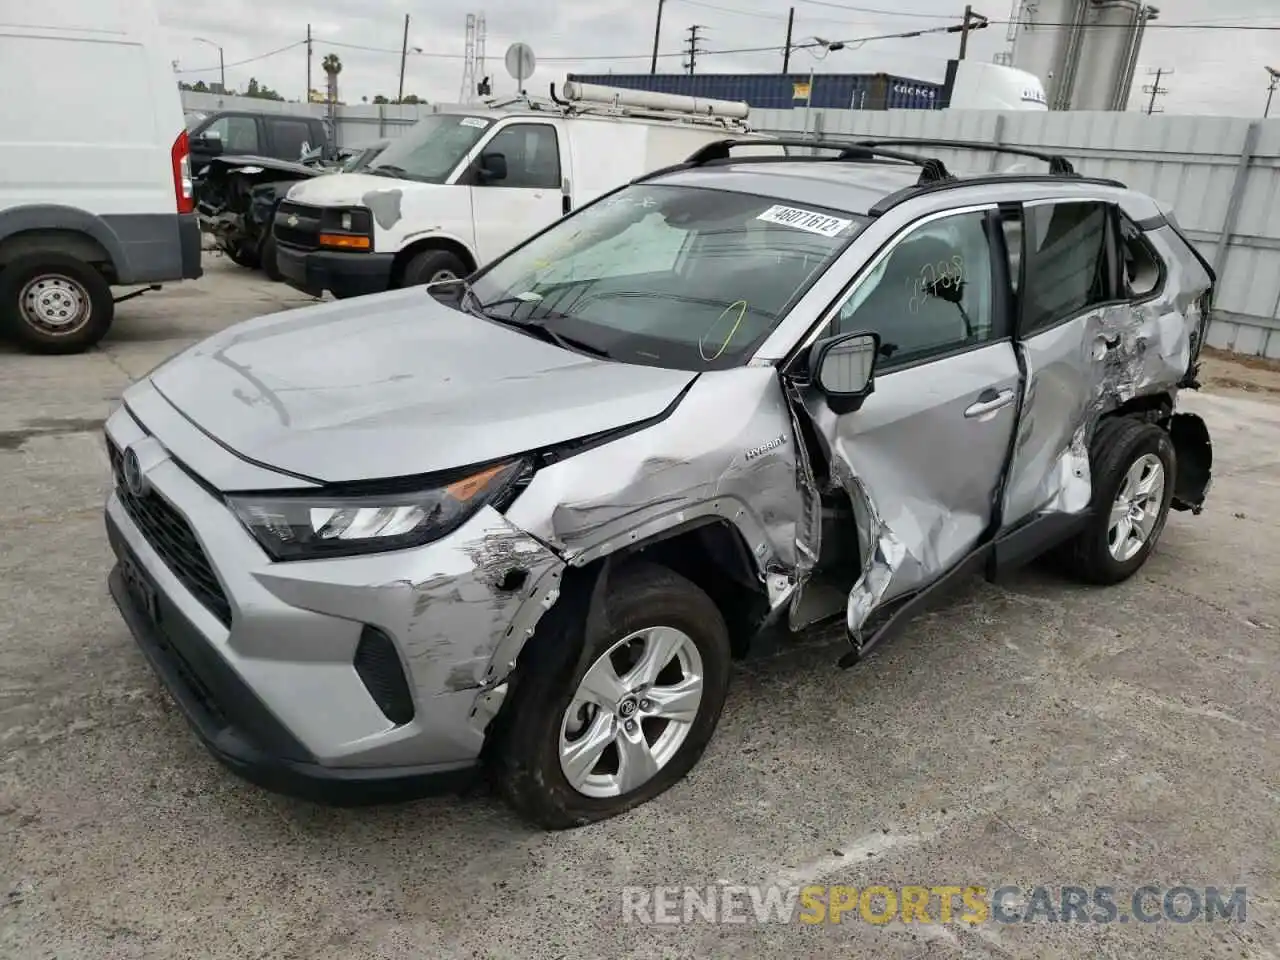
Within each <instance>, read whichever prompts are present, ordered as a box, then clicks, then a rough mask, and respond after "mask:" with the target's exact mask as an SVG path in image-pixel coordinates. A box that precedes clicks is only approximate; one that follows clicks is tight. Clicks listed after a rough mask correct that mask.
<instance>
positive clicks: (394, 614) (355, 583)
mask: <svg viewBox="0 0 1280 960" xmlns="http://www.w3.org/2000/svg"><path fill="white" fill-rule="evenodd" d="M145 407H146V409H147V411H148V413H149V414H150V413H154V412H156V411H160V412H161V413H162V414H163V408H162V407H161V406H160V405H159V404H158V403H157V402H156V398H155V395H154V394H151V395H150V396H148V397H147V402H146V404H145ZM170 409H171V408H170ZM173 414H174V416H175V417H176V416H177V413H176V411H173ZM160 419H162V420H165V421H166V422H165V423H164V424H163V426H164V429H165V431H173V432H174V435H173V436H172V437H167V439H170V440H171V442H172V443H173V445H174V446H175V447H177V448H179V449H184V450H186V449H189V444H190V442H191V439H192V438H191V437H189V436H187V435H185V434H183V433H181V432H180V431H181V429H182V427H181V425H180V424H179V423H178V422H177V421H174V422H173V423H170V422H167V418H166V417H163V416H161V418H160ZM147 425H148V428H150V429H151V430H152V431H154V433H155V434H160V433H162V431H161V430H160V429H159V425H158V424H157V423H156V422H155V421H154V420H153V419H148V421H147ZM187 426H188V428H189V429H194V428H190V425H189V424H188V425H187ZM107 438H108V443H109V444H110V445H111V446H112V447H113V448H115V449H116V450H117V451H124V450H130V451H132V452H133V453H134V454H135V455H136V456H137V458H138V461H139V466H140V470H141V473H142V476H143V477H144V478H145V483H146V484H148V485H149V486H150V488H151V489H150V492H149V493H147V494H146V496H148V497H157V498H160V500H161V501H163V509H162V511H160V512H162V513H163V516H164V523H163V524H157V523H156V522H155V519H154V517H153V516H152V515H151V514H149V513H147V511H145V510H142V509H140V508H139V506H138V503H139V502H140V501H138V500H135V499H131V498H132V497H133V496H134V495H133V494H129V493H126V492H124V491H123V490H122V489H117V490H116V491H113V493H112V494H111V496H110V497H109V499H108V503H107V509H106V525H107V531H108V535H109V538H110V543H111V547H112V549H113V551H114V552H115V555H116V558H117V565H116V567H115V568H114V569H113V571H112V573H111V575H110V578H109V583H110V588H111V593H112V596H113V597H114V598H115V601H116V603H117V605H118V606H119V608H120V612H121V614H122V616H123V617H124V619H125V622H126V623H127V624H128V626H129V628H130V630H131V631H132V633H133V635H134V637H135V639H136V640H137V642H138V644H139V646H140V647H141V648H142V650H143V652H144V653H145V654H146V656H147V658H148V659H149V660H150V662H151V664H152V666H153V668H154V669H155V671H156V673H157V674H158V675H159V676H160V678H161V679H162V680H163V682H164V684H165V686H166V687H167V688H168V689H169V691H170V693H171V694H172V696H173V698H174V700H175V702H176V703H177V705H178V706H179V708H180V709H181V710H182V712H183V713H184V714H185V716H186V718H187V720H188V722H189V723H190V724H191V726H192V727H193V729H194V730H195V732H196V733H197V735H198V736H199V737H200V739H201V740H202V741H203V742H204V744H205V746H206V747H207V748H208V749H209V751H210V752H211V753H212V754H213V755H214V756H215V757H216V758H217V759H219V760H220V761H222V762H223V763H224V764H226V765H227V766H228V767H229V768H231V769H232V770H233V771H235V772H236V773H238V774H240V775H241V776H242V777H244V778H245V779H247V780H250V781H252V782H254V783H257V784H259V785H261V786H264V787H266V788H268V789H272V790H277V791H280V792H284V793H289V794H293V795H296V796H303V797H306V798H308V799H313V800H318V801H321V802H329V803H360V802H370V801H378V800H384V799H392V798H400V797H404V796H416V795H422V794H424V793H431V792H439V791H441V790H448V789H452V788H456V787H458V786H460V785H462V784H465V783H466V782H467V781H468V780H469V779H470V777H471V776H472V775H473V773H474V770H475V767H476V764H477V761H478V758H479V755H480V752H481V749H482V748H483V745H484V738H485V729H484V727H485V720H486V719H487V717H488V716H489V714H488V713H487V712H486V710H485V709H484V707H483V704H482V703H481V701H482V700H488V699H489V694H490V691H491V689H492V687H493V685H495V684H496V683H497V682H498V681H500V680H502V679H503V676H502V675H500V674H498V673H490V668H491V666H492V664H491V661H492V660H493V654H494V652H495V651H496V650H497V649H498V644H499V642H500V641H501V640H502V639H503V637H505V636H506V634H507V631H508V627H510V626H512V625H513V624H520V625H523V624H524V622H525V620H526V619H528V618H530V617H534V616H536V615H537V614H538V613H540V611H541V610H542V609H544V608H543V606H542V600H543V599H545V596H546V594H545V592H544V590H543V589H542V588H540V587H538V586H537V584H538V583H539V582H542V581H546V580H550V579H554V578H548V577H545V576H544V575H545V574H547V573H548V572H550V571H556V572H558V570H559V568H560V563H559V560H558V559H557V558H556V557H555V556H554V555H553V554H550V552H549V551H547V550H546V549H545V548H543V547H541V545H538V544H536V542H534V541H532V540H529V538H526V537H523V536H522V535H520V534H519V533H518V531H515V530H514V528H512V527H511V526H510V524H508V523H507V522H506V521H505V520H504V519H503V518H502V517H501V516H500V515H498V514H496V513H494V512H492V511H488V512H487V513H486V512H485V511H482V512H481V513H480V514H477V516H476V517H475V518H473V519H472V521H471V522H469V523H468V524H466V525H464V526H463V527H462V528H461V529H459V530H458V531H456V532H455V533H454V534H453V535H451V536H450V537H448V538H445V539H444V540H442V541H439V542H437V543H434V544H431V545H428V546H426V547H421V548H417V549H414V550H405V551H399V552H397V553H394V554H376V555H368V556H361V557H352V558H344V559H334V560H317V561H305V562H294V563H284V564H280V563H272V562H270V561H269V559H268V558H267V557H266V555H265V554H264V553H263V552H262V551H261V549H260V548H259V547H258V545H257V543H256V542H255V541H254V540H253V538H252V537H251V536H250V535H249V534H248V533H247V532H246V531H245V530H244V528H243V527H241V526H240V524H239V521H238V520H236V519H235V517H234V516H233V514H232V513H231V512H230V510H229V509H228V508H227V507H226V506H225V505H224V504H223V503H222V501H221V499H220V498H218V497H217V496H216V495H215V494H213V493H212V492H211V491H210V489H209V488H208V487H207V486H206V484H205V482H204V481H202V480H201V479H198V478H197V477H196V476H195V475H193V472H192V471H191V470H190V468H189V467H187V465H186V464H185V463H179V462H178V461H177V460H176V459H174V457H173V456H172V455H171V454H170V453H169V450H168V448H166V447H164V446H163V445H162V444H161V443H160V441H159V440H158V439H157V436H156V435H153V434H152V433H149V432H148V431H147V430H144V429H143V427H142V426H141V424H139V423H138V422H137V421H136V420H134V419H133V417H132V416H130V414H129V413H128V412H126V411H125V410H123V409H122V410H120V411H117V412H116V414H114V415H113V416H112V417H111V419H110V420H109V421H108V424H107ZM206 443H207V441H206ZM223 453H225V451H223V452H220V453H218V454H216V455H222V454H223ZM117 456H118V455H113V460H114V459H116V457H117ZM157 502H159V501H157ZM499 534H500V535H501V536H502V539H503V543H504V544H509V543H512V542H513V541H514V542H516V545H517V546H520V544H521V543H523V542H524V541H528V542H527V544H525V551H524V553H523V555H519V554H517V556H519V560H518V562H519V563H520V564H521V565H523V566H524V567H526V568H527V569H528V570H529V572H530V573H531V574H532V576H530V577H529V578H528V582H527V584H526V588H525V589H522V590H521V591H511V592H509V593H503V592H502V591H500V590H498V589H497V584H498V583H499V582H500V581H501V580H502V578H503V576H504V574H505V572H506V571H505V567H504V568H503V569H499V567H498V566H495V565H493V564H489V563H487V562H486V560H485V557H484V556H483V554H482V553H481V552H479V551H481V550H482V549H483V544H486V543H490V542H493V538H494V537H495V535H499ZM175 544H180V546H181V549H180V550H179V549H177V548H176V547H175ZM503 549H504V563H509V562H510V560H509V558H510V557H511V556H512V554H510V552H508V551H506V550H505V546H504V547H503ZM195 554H198V555H199V559H200V562H201V564H203V566H200V570H201V571H203V572H202V573H201V572H199V571H197V573H195V574H193V569H194V566H193V561H192V559H191V558H192V556H193V555H195ZM139 581H141V585H139ZM131 585H132V586H131ZM531 624H532V621H530V627H529V628H528V629H531ZM368 627H372V628H376V629H377V630H379V631H381V632H382V633H383V634H385V635H386V636H387V637H388V638H390V639H391V640H392V641H393V643H394V651H395V656H393V659H398V661H399V669H400V670H401V671H402V672H403V676H404V677H405V678H406V679H407V683H408V688H409V690H410V692H411V695H412V700H413V706H414V711H413V716H412V719H410V720H408V721H407V722H404V721H401V722H395V721H393V720H391V719H390V718H389V717H388V716H387V715H385V714H384V713H383V711H382V709H381V708H380V707H379V704H378V702H377V701H376V700H375V697H374V693H373V690H372V688H371V687H370V685H369V684H368V682H367V679H366V678H364V677H362V674H361V673H360V672H359V670H358V669H357V668H356V666H355V664H356V659H357V649H358V647H359V645H360V642H361V637H362V635H363V631H365V630H366V628H368ZM503 672H505V671H503ZM490 678H491V679H490Z"/></svg>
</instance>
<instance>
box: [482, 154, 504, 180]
mask: <svg viewBox="0 0 1280 960" xmlns="http://www.w3.org/2000/svg"><path fill="white" fill-rule="evenodd" d="M480 179H481V180H483V181H484V182H485V183H494V182H495V181H498V180H505V179H507V157H506V154H502V153H482V154H480Z"/></svg>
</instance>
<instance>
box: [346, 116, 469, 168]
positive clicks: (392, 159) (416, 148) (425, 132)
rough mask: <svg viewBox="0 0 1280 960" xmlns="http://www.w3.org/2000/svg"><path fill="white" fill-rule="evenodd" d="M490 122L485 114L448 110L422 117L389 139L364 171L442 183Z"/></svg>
mask: <svg viewBox="0 0 1280 960" xmlns="http://www.w3.org/2000/svg"><path fill="white" fill-rule="evenodd" d="M492 123H493V120H491V119H489V118H487V117H464V116H460V115H458V114H452V113H437V114H434V115H432V116H429V117H424V118H423V119H421V120H419V121H418V122H417V123H415V124H414V125H413V126H412V127H411V128H410V129H409V131H408V132H407V133H406V134H405V135H404V136H403V137H399V138H397V139H395V140H392V141H391V143H390V144H388V145H387V148H386V149H385V150H383V151H382V152H381V153H380V154H378V156H377V157H376V158H375V159H374V160H373V162H372V163H370V164H369V165H368V166H367V167H365V168H364V172H365V173H382V174H385V175H387V176H394V177H400V178H401V179H404V180H421V181H422V182H423V183H444V181H445V179H446V178H447V177H448V176H449V174H450V173H452V172H453V168H454V167H456V166H457V165H458V163H459V161H461V160H462V158H463V157H464V156H466V154H467V151H468V150H470V149H471V148H472V147H474V146H475V145H476V141H477V140H479V139H480V137H481V135H482V134H483V133H484V132H485V130H487V129H488V128H489V126H490V125H491V124H492Z"/></svg>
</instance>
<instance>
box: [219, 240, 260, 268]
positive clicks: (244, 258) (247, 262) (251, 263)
mask: <svg viewBox="0 0 1280 960" xmlns="http://www.w3.org/2000/svg"><path fill="white" fill-rule="evenodd" d="M222 252H223V253H225V254H226V255H227V259H228V260H230V261H231V262H232V263H234V264H235V265H236V266H237V267H244V268H245V269H246V270H256V269H257V268H258V255H257V254H256V253H254V252H253V251H252V250H250V249H249V248H248V247H246V246H244V245H243V244H229V243H228V244H224V245H223V247H222Z"/></svg>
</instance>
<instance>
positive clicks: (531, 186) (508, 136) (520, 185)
mask: <svg viewBox="0 0 1280 960" xmlns="http://www.w3.org/2000/svg"><path fill="white" fill-rule="evenodd" d="M492 154H500V155H501V156H502V157H503V158H504V160H505V161H506V176H505V177H503V178H501V179H492V178H488V177H485V176H484V175H483V173H482V172H481V168H483V167H484V165H485V157H486V156H490V155H492ZM561 166H562V163H561V150H560V143H559V139H558V134H557V131H556V128H555V126H554V125H552V124H549V123H513V124H511V125H510V126H507V127H503V128H502V129H501V130H499V131H498V132H497V133H496V134H494V135H493V137H492V138H491V139H490V140H489V142H488V143H486V144H485V145H484V147H483V148H482V149H481V151H480V154H479V156H478V158H477V160H476V163H475V165H474V166H473V169H472V171H471V172H470V175H469V176H468V178H467V181H466V182H467V183H469V184H470V185H471V186H470V189H471V216H472V220H473V222H474V223H475V238H476V255H477V257H478V258H479V261H480V263H482V264H483V263H488V262H489V261H490V260H493V259H494V258H496V257H497V256H499V255H500V254H503V253H506V252H507V251H508V250H510V249H511V248H512V247H514V246H516V245H517V244H519V243H520V242H522V241H523V240H525V239H527V238H528V237H530V236H531V235H533V234H534V233H537V232H538V231H539V230H541V229H542V228H543V227H546V226H549V225H550V224H551V223H553V222H554V221H556V220H558V219H559V218H560V217H561V215H562V214H563V212H564V211H563V199H562V195H561V189H560V188H561V183H562V177H563V174H562V171H561Z"/></svg>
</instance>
